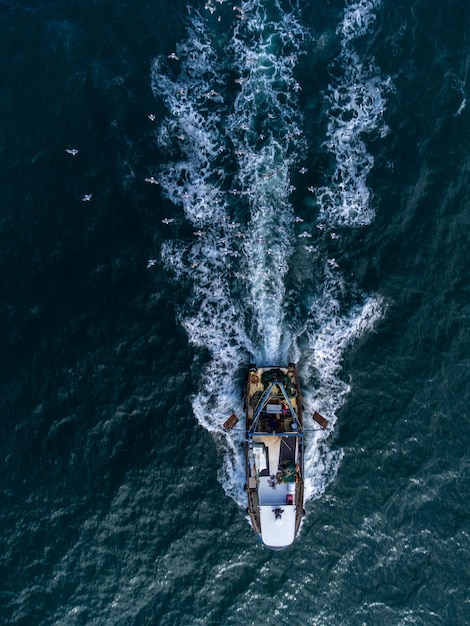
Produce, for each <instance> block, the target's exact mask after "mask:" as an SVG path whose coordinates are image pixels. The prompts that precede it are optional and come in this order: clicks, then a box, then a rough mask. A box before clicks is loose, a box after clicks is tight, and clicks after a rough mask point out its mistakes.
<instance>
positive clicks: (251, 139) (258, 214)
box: [227, 0, 306, 363]
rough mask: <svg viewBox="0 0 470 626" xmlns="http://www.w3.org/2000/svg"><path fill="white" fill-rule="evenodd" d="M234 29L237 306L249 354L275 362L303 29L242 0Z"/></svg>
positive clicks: (289, 232) (299, 141)
mask: <svg viewBox="0 0 470 626" xmlns="http://www.w3.org/2000/svg"><path fill="white" fill-rule="evenodd" d="M240 13H241V15H242V16H243V18H244V19H242V20H240V23H239V24H238V25H237V26H236V28H235V29H234V33H233V37H232V40H231V46H230V48H231V51H232V53H233V57H234V66H235V67H238V68H240V71H241V74H240V76H239V82H240V92H239V94H238V96H237V98H236V100H235V103H234V107H233V112H232V114H231V115H230V116H229V118H228V120H227V132H228V133H229V135H230V138H231V140H232V142H233V145H234V150H235V154H236V156H237V164H238V173H237V181H238V184H239V187H240V189H241V190H243V191H244V192H245V193H246V198H247V203H248V205H249V211H250V219H249V222H248V228H247V231H246V232H247V238H246V239H245V241H244V250H243V251H244V255H245V259H246V263H245V266H244V269H245V274H244V277H245V280H246V282H247V284H248V286H249V291H248V292H247V300H246V302H245V306H248V307H250V308H251V309H252V311H253V315H252V317H253V321H254V323H253V332H254V333H255V336H256V338H257V341H256V343H257V345H258V346H259V348H258V351H257V354H256V355H255V359H256V360H258V361H260V362H263V363H273V362H277V361H278V360H279V359H280V358H281V360H282V358H283V357H284V354H285V352H286V345H285V342H284V344H283V328H284V326H285V325H284V303H285V293H286V291H285V280H284V278H285V275H286V273H287V271H288V262H289V259H290V257H291V255H292V252H293V249H294V241H293V217H294V212H293V208H292V206H291V204H290V201H289V194H290V171H291V168H292V165H293V163H294V162H296V161H297V160H298V159H299V158H300V157H301V155H302V153H303V152H304V139H303V137H302V130H301V128H302V116H301V113H300V110H299V106H298V97H297V96H298V91H299V85H298V83H297V82H296V80H295V78H294V76H293V70H294V68H295V64H296V60H297V57H298V55H299V54H301V53H302V51H303V49H302V48H303V41H304V39H305V37H306V31H305V29H304V28H303V27H302V26H301V24H300V23H299V21H298V19H297V17H296V15H295V13H294V12H292V13H285V12H284V11H282V9H281V7H280V5H279V4H278V3H277V2H274V3H271V4H270V6H269V7H267V3H265V2H260V1H259V0H249V1H247V2H243V3H242V4H241V5H240Z"/></svg>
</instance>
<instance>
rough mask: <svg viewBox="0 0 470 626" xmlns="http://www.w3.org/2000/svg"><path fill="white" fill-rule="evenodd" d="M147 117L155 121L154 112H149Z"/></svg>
mask: <svg viewBox="0 0 470 626" xmlns="http://www.w3.org/2000/svg"><path fill="white" fill-rule="evenodd" d="M147 117H148V118H149V120H150V121H151V122H154V121H155V114H154V113H149V114H148V115H147Z"/></svg>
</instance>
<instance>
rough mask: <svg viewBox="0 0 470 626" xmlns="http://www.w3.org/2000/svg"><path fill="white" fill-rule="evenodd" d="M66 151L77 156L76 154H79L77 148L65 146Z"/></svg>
mask: <svg viewBox="0 0 470 626" xmlns="http://www.w3.org/2000/svg"><path fill="white" fill-rule="evenodd" d="M65 152H66V153H67V154H71V155H72V156H75V155H76V154H78V150H77V148H65Z"/></svg>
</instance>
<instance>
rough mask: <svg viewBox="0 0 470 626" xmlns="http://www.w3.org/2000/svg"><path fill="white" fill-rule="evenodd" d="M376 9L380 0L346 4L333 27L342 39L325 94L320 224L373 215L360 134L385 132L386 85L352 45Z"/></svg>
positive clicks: (367, 157)
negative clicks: (327, 177)
mask: <svg viewBox="0 0 470 626" xmlns="http://www.w3.org/2000/svg"><path fill="white" fill-rule="evenodd" d="M379 5H380V0H357V1H355V2H349V3H348V5H347V7H346V9H345V11H344V14H343V20H342V22H341V23H340V24H339V26H338V29H337V33H338V34H339V35H340V37H341V53H340V56H339V76H338V77H337V79H336V80H335V81H334V82H333V83H332V84H331V85H330V86H329V88H328V92H327V94H326V103H327V105H328V108H329V112H330V117H329V120H328V131H327V134H328V138H327V140H326V142H325V146H326V147H327V148H328V150H329V151H330V152H331V153H332V154H333V156H334V158H335V161H336V166H335V170H334V173H333V175H332V177H331V182H330V183H329V184H328V185H327V186H324V187H320V188H318V189H317V190H316V196H317V198H318V202H319V204H320V221H322V222H323V223H325V224H329V225H331V226H337V225H341V226H362V225H366V224H370V223H371V222H372V221H373V219H374V217H375V212H374V209H373V207H372V206H371V203H370V191H369V188H368V186H367V176H368V174H369V172H370V170H371V169H372V167H373V165H374V158H373V156H372V155H371V154H370V153H369V152H368V151H367V148H366V145H365V142H364V136H365V135H369V136H370V135H371V134H374V133H379V134H380V135H381V136H384V135H385V134H386V133H387V132H388V128H387V126H386V125H385V123H384V121H383V113H384V110H385V95H384V94H385V93H386V92H387V90H388V89H390V82H389V81H388V80H384V79H383V78H382V77H381V76H380V73H379V71H378V70H377V68H376V67H375V65H374V63H373V60H372V59H364V58H361V57H360V55H359V54H358V53H357V52H356V49H355V42H356V40H357V39H358V37H361V36H362V35H364V34H366V33H367V32H369V30H370V29H371V27H372V26H373V24H374V21H375V13H374V11H375V10H376V8H377V7H378V6H379Z"/></svg>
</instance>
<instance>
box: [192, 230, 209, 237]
mask: <svg viewBox="0 0 470 626" xmlns="http://www.w3.org/2000/svg"><path fill="white" fill-rule="evenodd" d="M205 234H206V233H205V232H204V231H203V230H195V231H194V232H193V235H196V237H202V236H203V235H205Z"/></svg>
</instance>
